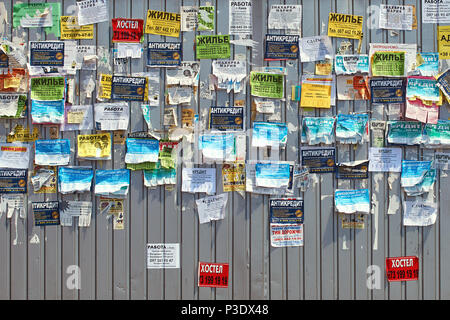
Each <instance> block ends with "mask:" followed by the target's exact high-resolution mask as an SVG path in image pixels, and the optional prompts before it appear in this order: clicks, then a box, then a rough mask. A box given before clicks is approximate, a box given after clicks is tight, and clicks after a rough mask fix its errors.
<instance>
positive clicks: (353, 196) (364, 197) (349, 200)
mask: <svg viewBox="0 0 450 320" xmlns="http://www.w3.org/2000/svg"><path fill="white" fill-rule="evenodd" d="M334 205H335V208H336V211H337V212H340V213H347V214H349V213H364V214H369V213H370V197H369V189H357V190H343V189H336V190H335V192H334Z"/></svg>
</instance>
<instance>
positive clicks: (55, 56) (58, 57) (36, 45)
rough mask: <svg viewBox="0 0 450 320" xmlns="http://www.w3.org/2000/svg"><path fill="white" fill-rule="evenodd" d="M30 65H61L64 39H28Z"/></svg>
mask: <svg viewBox="0 0 450 320" xmlns="http://www.w3.org/2000/svg"><path fill="white" fill-rule="evenodd" d="M30 66H32V67H63V66H64V41H30Z"/></svg>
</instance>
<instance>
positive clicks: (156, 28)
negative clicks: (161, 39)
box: [145, 10, 181, 38]
mask: <svg viewBox="0 0 450 320" xmlns="http://www.w3.org/2000/svg"><path fill="white" fill-rule="evenodd" d="M180 27H181V15H180V14H179V13H172V12H164V11H157V10H148V12H147V21H146V24H145V33H151V34H156V35H160V36H168V37H175V38H178V36H179V35H180Z"/></svg>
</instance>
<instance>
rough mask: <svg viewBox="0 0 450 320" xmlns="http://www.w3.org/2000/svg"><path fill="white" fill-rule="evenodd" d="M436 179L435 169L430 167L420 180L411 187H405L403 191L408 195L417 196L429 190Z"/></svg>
mask: <svg viewBox="0 0 450 320" xmlns="http://www.w3.org/2000/svg"><path fill="white" fill-rule="evenodd" d="M435 181H436V169H433V168H430V170H428V171H427V172H426V173H425V176H424V177H423V179H422V181H421V182H419V183H418V184H416V185H414V186H412V187H405V192H406V194H407V195H408V196H409V197H412V196H418V195H421V194H423V193H425V192H430V190H431V189H432V188H433V185H434V182H435Z"/></svg>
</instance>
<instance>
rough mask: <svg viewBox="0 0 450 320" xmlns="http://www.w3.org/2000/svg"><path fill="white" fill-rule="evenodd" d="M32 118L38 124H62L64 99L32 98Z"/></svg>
mask: <svg viewBox="0 0 450 320" xmlns="http://www.w3.org/2000/svg"><path fill="white" fill-rule="evenodd" d="M31 119H32V122H33V123H38V124H49V123H51V124H62V123H63V122H64V100H56V101H40V100H31Z"/></svg>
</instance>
